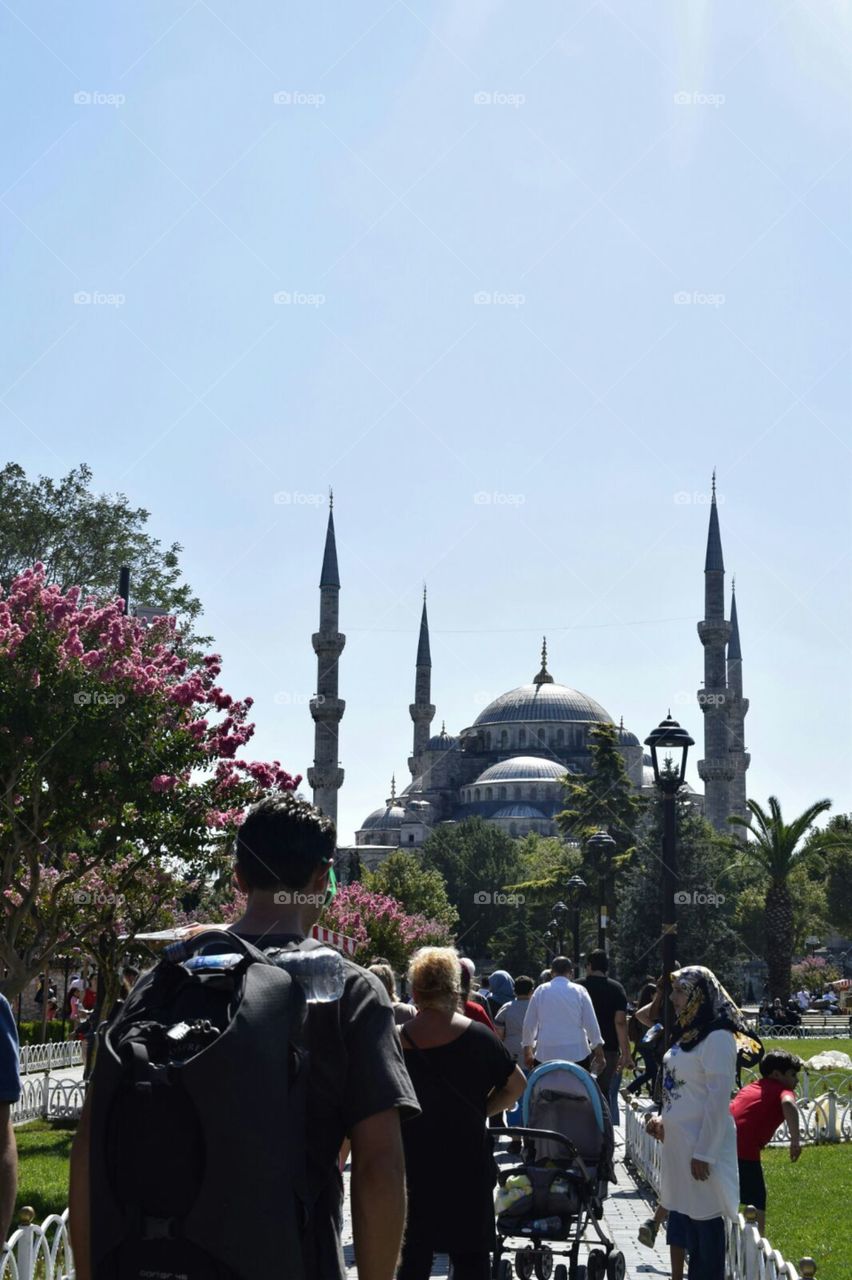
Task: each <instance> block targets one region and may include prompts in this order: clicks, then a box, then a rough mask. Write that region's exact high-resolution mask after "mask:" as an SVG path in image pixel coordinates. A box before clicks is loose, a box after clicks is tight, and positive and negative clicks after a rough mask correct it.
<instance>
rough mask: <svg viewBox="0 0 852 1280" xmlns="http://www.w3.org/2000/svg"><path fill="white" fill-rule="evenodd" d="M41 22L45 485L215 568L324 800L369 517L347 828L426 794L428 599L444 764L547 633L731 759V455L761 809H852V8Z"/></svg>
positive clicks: (16, 123) (599, 695)
mask: <svg viewBox="0 0 852 1280" xmlns="http://www.w3.org/2000/svg"><path fill="white" fill-rule="evenodd" d="M0 24H2V40H3V47H4V49H5V50H6V66H5V71H4V78H3V87H2V97H3V113H4V118H5V120H6V122H7V130H6V133H7V136H6V140H5V147H4V150H3V156H2V167H3V180H2V183H0V186H2V189H3V195H2V203H0V226H2V254H3V274H4V281H3V294H4V299H5V304H6V305H5V307H4V309H3V318H2V359H3V364H4V366H5V368H4V371H3V375H2V390H3V394H2V405H0V412H2V415H3V416H2V428H3V434H4V448H3V455H4V457H6V458H12V459H15V460H17V461H19V462H21V463H22V464H23V465H24V466H25V467H26V468H27V469H28V470H29V471H31V472H32V473H33V474H35V473H39V472H41V473H48V474H51V475H59V474H60V473H62V472H64V471H67V470H68V469H69V468H70V467H71V466H72V465H74V464H75V463H77V462H79V461H81V460H86V461H88V462H89V463H90V464H91V465H92V466H93V468H94V472H95V480H96V484H97V486H98V487H99V488H101V489H104V490H121V491H123V492H125V493H127V494H128V496H129V497H130V498H131V500H132V501H133V502H134V503H136V504H139V505H144V506H146V507H148V508H149V509H150V510H151V511H152V513H153V519H152V526H153V529H154V531H155V532H156V533H157V534H158V535H159V536H161V537H162V538H163V539H164V540H165V541H170V540H172V539H178V540H179V541H180V542H182V543H183V544H184V546H185V548H186V550H185V555H184V564H185V569H186V573H187V576H188V578H189V580H190V581H191V583H192V584H193V586H194V587H195V588H196V590H197V591H198V593H199V594H200V595H201V597H202V599H203V600H204V602H205V605H206V623H207V627H208V629H209V630H210V631H212V632H214V633H215V635H216V647H217V648H218V649H220V650H221V652H222V653H223V655H224V658H225V683H226V687H227V688H228V689H229V690H230V691H231V692H233V693H235V694H237V693H239V694H241V695H244V694H247V693H251V694H252V695H253V696H254V697H255V699H256V706H255V711H256V720H257V735H256V738H255V747H256V755H257V756H258V757H264V756H272V755H275V756H278V757H280V759H281V760H282V761H283V762H284V763H285V764H286V765H287V766H288V767H290V768H292V769H294V770H299V771H302V772H304V771H305V770H306V768H307V766H308V764H309V763H310V760H311V756H312V749H313V727H312V723H311V720H310V716H309V712H308V707H307V699H308V697H309V696H310V694H311V693H312V692H313V689H314V683H315V669H316V668H315V659H314V655H313V652H312V650H311V647H310V635H311V632H312V631H313V630H314V629H315V626H316V620H317V610H318V592H317V581H318V577H319V566H320V560H321V553H322V540H323V532H324V526H325V519H326V512H325V508H324V505H323V503H324V500H325V494H326V492H327V489H328V486H329V485H330V484H333V485H334V489H335V516H336V521H337V529H338V543H339V552H340V569H341V576H342V580H343V591H342V592H341V623H342V629H343V631H345V632H346V634H347V637H348V641H347V645H346V649H345V652H344V654H343V658H342V665H341V693H342V696H343V697H345V698H346V701H347V710H346V714H345V717H344V719H343V722H342V726H341V760H342V763H343V765H344V767H345V769H346V781H345V783H344V787H343V790H342V792H341V798H340V814H341V823H340V827H341V836H342V837H343V838H348V837H349V836H350V835H351V833H352V831H353V829H354V828H355V827H356V826H358V825H359V824H360V822H361V820H362V819H363V817H364V815H365V814H366V813H367V812H368V811H369V810H370V809H372V808H373V807H375V806H376V805H377V804H378V803H379V802H380V801H381V800H382V799H383V798H384V797H385V796H386V795H387V794H388V789H389V781H390V775H391V773H392V771H394V770H395V771H396V775H397V780H398V781H402V782H405V781H407V780H408V774H407V767H406V759H407V756H408V753H409V750H410V743H411V722H410V719H409V716H408V704H409V702H410V701H411V698H412V695H413V678H414V669H413V663H414V653H415V648H416V636H417V622H418V614H419V606H420V595H421V588H422V583H423V581H424V579H425V580H426V581H427V582H428V585H429V599H430V616H431V622H432V655H433V663H434V666H433V701H435V702H436V703H437V706H438V716H437V718H436V721H435V730H436V731H437V730H438V729H439V728H440V722H441V718H442V717H445V718H446V721H447V726H448V728H449V729H450V730H453V731H455V730H458V729H459V728H461V727H463V726H465V725H468V724H470V723H471V722H472V721H473V720H474V718H475V716H476V714H477V712H478V711H479V710H480V709H481V707H482V706H484V704H485V703H486V702H487V701H489V700H490V699H491V698H492V697H494V696H496V695H497V694H499V693H500V692H502V691H504V690H506V689H509V688H511V687H513V686H515V685H517V684H521V683H524V682H526V681H528V680H529V679H530V678H531V677H532V675H533V674H534V672H535V671H536V670H537V665H538V652H539V645H540V639H541V634H542V632H544V631H546V632H547V634H548V639H549V647H550V654H551V664H550V665H551V670H552V671H553V673H554V675H555V677H556V679H558V680H561V681H563V682H564V683H566V684H570V685H573V686H575V687H577V688H579V689H581V690H583V691H584V692H586V693H588V694H590V695H592V696H593V697H595V698H596V699H598V701H600V702H601V703H602V704H603V705H604V706H605V707H606V708H607V709H608V711H609V712H610V713H611V714H612V715H613V716H614V717H616V718H617V717H618V716H619V715H622V714H623V715H624V719H625V723H626V724H627V725H628V726H629V727H630V728H631V729H633V730H634V731H635V732H637V733H639V734H640V735H641V736H642V737H645V736H646V734H647V733H648V731H649V730H650V729H651V728H652V727H653V726H654V725H655V724H656V723H657V722H658V721H659V720H660V719H661V718H662V716H664V715H665V713H666V709H667V707H668V706H669V705H671V707H672V711H673V712H674V714H675V715H677V716H678V718H679V719H680V720H681V721H682V723H684V724H685V725H686V726H687V727H688V728H689V729H690V730H691V731H692V733H693V736H695V737H696V738H697V739H699V740H700V737H701V731H702V725H701V713H700V711H699V709H698V706H697V703H696V701H695V693H696V691H697V689H698V688H699V682H700V680H701V678H702V652H701V646H700V644H699V642H698V638H697V635H696V631H695V622H696V620H697V619H698V618H699V617H700V616H701V611H702V603H703V557H704V543H705V537H706V526H707V505H706V504H707V501H708V497H709V482H710V472H711V469H712V467H713V466H714V465H716V466H717V467H718V475H719V480H718V487H719V494H720V499H721V505H720V516H721V526H722V536H723V542H724V549H725V558H726V567H727V568H728V571H729V573H730V571H734V572H735V573H736V575H737V584H738V602H739V610H740V623H741V631H742V643H743V654H744V672H745V692H746V694H747V696H748V697H750V698H751V712H750V714H749V717H748V720H747V724H746V740H747V745H748V747H749V748H750V750H751V752H752V761H753V763H752V768H751V771H750V774H749V789H750V794H752V795H754V796H756V797H758V798H761V799H763V800H765V799H766V797H767V795H768V794H770V793H771V792H776V793H777V794H778V795H779V796H780V797H781V798H782V801H783V803H784V804H785V805H786V806H787V807H788V808H789V809H790V810H791V811H793V810H797V809H799V808H800V807H802V806H804V805H805V804H806V803H808V802H810V801H811V800H813V799H816V798H817V797H820V796H823V795H829V796H831V797H833V799H834V800H835V803H836V804H837V806H838V807H842V808H845V809H847V810H848V809H852V786H851V785H850V774H851V772H852V733H850V665H849V643H848V637H849V630H850V622H852V617H850V614H852V609H850V595H849V580H850V574H849V569H850V532H851V531H850V431H849V423H850V412H849V411H850V359H849V347H850V282H851V280H852V273H850V252H851V251H852V250H850V245H852V228H850V146H851V145H852V139H850V133H852V129H850V120H851V119H852V116H850V85H852V77H850V58H849V50H850V44H849V35H850V17H849V5H848V4H846V3H839V2H838V0H834V2H832V0H818V2H815V3H795V2H793V3H784V2H782V0H772V2H771V3H769V2H764V0H751V2H750V3H749V4H747V5H743V4H734V3H731V2H730V0H725V2H720V3H716V4H712V5H711V4H709V3H702V2H700V0H690V2H689V3H682V2H681V3H666V2H663V0H649V2H643V0H630V3H627V0H610V2H609V3H606V2H604V0H597V2H595V0H590V2H589V3H585V2H582V0H581V2H580V3H571V4H566V3H562V4H557V3H552V2H550V0H540V2H539V3H537V4H535V5H528V4H521V3H518V2H517V0H516V2H515V3H511V4H510V3H501V2H500V0H464V2H463V3H432V4H428V5H427V4H423V3H420V4H417V3H414V2H413V0H412V2H411V3H403V2H401V0H396V2H390V3H386V2H385V0H379V2H377V3H373V2H372V0H362V2H361V3H342V2H338V3H334V4H329V3H317V4H313V5H299V6H295V5H292V4H272V3H268V2H267V0H259V2H255V3H252V4H249V5H242V6H240V5H234V4H230V5H225V4H223V3H222V0H212V2H211V3H207V2H206V0H195V2H194V3H192V2H189V0H184V2H183V3H174V2H172V3H168V4H167V3H161V2H151V0H147V2H146V3H145V4H139V5H115V4H106V3H103V2H102V0H86V3H82V4H81V3H79V2H75V3H53V4H50V5H36V4H24V3H23V2H22V0H12V3H10V4H4V5H3V7H2V11H0ZM276 95H277V100H276ZM79 295H83V296H84V297H86V296H88V297H89V299H90V301H88V302H85V301H82V302H81V301H80V300H79ZM276 295H278V296H279V297H281V296H282V295H289V297H290V301H289V303H287V302H280V301H279V302H276V300H275V299H276ZM483 297H484V298H485V299H487V301H485V302H483V301H482V300H481V299H482V298H483ZM75 298H76V299H77V300H75ZM478 299H479V300H478ZM683 299H687V300H686V301H684V300H683ZM477 495H479V496H480V497H481V496H482V495H484V496H485V497H486V498H487V499H489V500H488V501H477ZM729 581H730V579H729ZM700 754H701V752H700V750H697V751H696V753H695V755H696V758H697V757H698V756H700ZM692 778H693V780H695V774H694V771H693V773H692Z"/></svg>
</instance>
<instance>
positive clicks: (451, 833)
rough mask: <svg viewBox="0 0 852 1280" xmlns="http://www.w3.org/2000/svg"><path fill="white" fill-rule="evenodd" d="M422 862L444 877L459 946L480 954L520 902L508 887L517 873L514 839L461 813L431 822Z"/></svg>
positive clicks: (479, 819) (514, 879)
mask: <svg viewBox="0 0 852 1280" xmlns="http://www.w3.org/2000/svg"><path fill="white" fill-rule="evenodd" d="M423 865H424V866H425V867H427V868H432V869H433V870H435V871H438V872H440V874H441V876H442V877H443V880H444V883H445V885H446V887H447V896H448V898H449V900H450V902H452V903H453V904H454V906H455V907H456V909H457V911H458V915H459V923H458V928H457V931H456V937H457V941H458V944H459V946H460V947H461V948H462V949H463V950H466V951H468V952H470V953H471V954H474V955H484V954H485V953H486V952H487V949H488V948H487V944H488V940H489V939H490V938H491V937H492V936H493V935H494V934H495V933H496V932H497V931H498V930H499V929H500V928H502V927H503V926H504V925H506V924H508V923H510V922H511V920H512V918H513V913H514V912H516V911H517V908H518V905H519V904H518V902H517V894H512V892H511V891H510V890H509V888H508V886H509V885H511V884H513V883H515V882H517V881H518V879H519V878H520V877H519V876H518V871H519V868H520V858H519V854H518V847H517V844H516V842H515V841H514V840H512V839H511V837H509V836H507V835H506V834H505V833H504V832H502V831H500V830H499V829H498V828H497V827H494V826H492V825H491V824H490V823H488V822H485V821H484V820H483V819H482V818H480V817H472V818H465V820H464V821H463V822H459V823H452V824H447V825H446V826H439V827H436V828H435V830H434V831H433V832H432V833H431V835H430V836H429V838H428V840H427V841H426V843H425V844H424V846H423Z"/></svg>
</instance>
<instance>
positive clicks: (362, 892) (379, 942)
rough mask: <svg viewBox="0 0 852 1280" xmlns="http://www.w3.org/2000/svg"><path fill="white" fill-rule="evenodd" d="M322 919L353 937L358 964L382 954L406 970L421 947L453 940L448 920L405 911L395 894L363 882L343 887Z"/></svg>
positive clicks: (397, 966) (330, 926) (396, 967)
mask: <svg viewBox="0 0 852 1280" xmlns="http://www.w3.org/2000/svg"><path fill="white" fill-rule="evenodd" d="M320 923H321V924H323V925H325V926H326V927H327V928H329V929H336V930H337V931H338V932H340V933H345V934H346V936H347V937H349V938H353V939H354V941H355V942H356V944H357V949H356V951H355V956H354V959H355V960H356V961H357V963H358V964H365V965H367V964H370V963H371V961H372V960H373V959H374V957H377V956H381V957H383V958H384V959H385V960H387V961H388V963H389V964H390V965H391V967H392V968H393V969H395V970H396V972H398V973H401V972H404V970H405V968H406V966H407V964H408V961H409V958H410V957H411V955H412V954H413V953H414V952H415V951H416V950H417V948H418V947H426V946H438V947H443V946H448V945H449V943H450V941H451V937H450V933H449V930H448V929H447V926H446V924H443V923H441V922H440V921H438V920H429V919H427V918H426V917H425V916H421V915H416V914H412V913H409V912H406V911H404V910H403V908H402V907H401V906H400V904H399V903H398V902H397V901H396V899H395V898H391V897H389V896H388V895H387V894H384V893H373V892H372V891H371V890H370V889H368V888H367V887H366V886H365V885H364V884H360V883H359V884H350V885H347V886H346V887H345V888H343V889H341V890H340V891H339V892H338V893H337V894H336V895H335V897H334V899H333V901H332V902H331V903H330V905H329V906H327V907H326V908H325V910H324V911H323V914H322V919H321V922H320Z"/></svg>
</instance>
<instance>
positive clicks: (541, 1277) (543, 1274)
mask: <svg viewBox="0 0 852 1280" xmlns="http://www.w3.org/2000/svg"><path fill="white" fill-rule="evenodd" d="M552 1271H553V1250H552V1249H548V1247H547V1245H546V1244H543V1245H542V1246H541V1248H540V1249H539V1251H538V1253H537V1254H536V1259H535V1274H536V1278H537V1280H550V1276H551V1273H552Z"/></svg>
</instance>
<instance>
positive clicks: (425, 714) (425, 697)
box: [408, 587, 435, 778]
mask: <svg viewBox="0 0 852 1280" xmlns="http://www.w3.org/2000/svg"><path fill="white" fill-rule="evenodd" d="M431 698H432V655H431V653H430V652H429V619H428V618H427V617H426V588H425V587H424V588H423V612H422V613H421V615H420V638H419V640H418V641H417V665H416V667H415V675H414V701H413V702H412V703H411V705H410V706H409V708H408V710H409V712H410V714H411V719H412V720H413V721H414V744H413V748H412V755H411V758H410V760H409V761H408V767H409V769H410V770H411V776H412V778H416V777H417V776H418V773H419V772H420V770H419V768H418V761H420V758H421V757H422V755H423V753H424V752H425V750H426V746H427V744H428V742H429V726H430V725H431V723H432V721H433V719H434V718H435V708H434V707H433V706H432V702H431Z"/></svg>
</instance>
